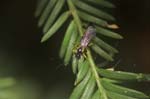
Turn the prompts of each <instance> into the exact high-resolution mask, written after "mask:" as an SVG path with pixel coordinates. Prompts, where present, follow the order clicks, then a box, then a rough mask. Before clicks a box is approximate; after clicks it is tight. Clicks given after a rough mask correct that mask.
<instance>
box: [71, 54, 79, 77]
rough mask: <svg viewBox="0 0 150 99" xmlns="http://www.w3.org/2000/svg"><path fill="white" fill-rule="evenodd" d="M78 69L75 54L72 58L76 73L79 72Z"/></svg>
mask: <svg viewBox="0 0 150 99" xmlns="http://www.w3.org/2000/svg"><path fill="white" fill-rule="evenodd" d="M77 69H78V60H77V58H76V57H75V55H73V58H72V71H73V73H74V74H76V73H77Z"/></svg>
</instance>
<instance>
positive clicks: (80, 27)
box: [67, 0, 83, 36]
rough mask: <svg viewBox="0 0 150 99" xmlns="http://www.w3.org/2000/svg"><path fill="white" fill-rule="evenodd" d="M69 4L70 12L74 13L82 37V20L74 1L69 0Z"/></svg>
mask: <svg viewBox="0 0 150 99" xmlns="http://www.w3.org/2000/svg"><path fill="white" fill-rule="evenodd" d="M67 3H68V6H69V9H70V12H71V13H72V16H73V18H74V19H75V23H76V24H77V27H78V30H79V33H80V36H82V35H83V29H82V23H81V20H80V18H79V16H78V14H77V10H76V8H75V6H74V4H73V2H72V0H67Z"/></svg>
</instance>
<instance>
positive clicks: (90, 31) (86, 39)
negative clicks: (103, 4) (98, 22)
mask: <svg viewBox="0 0 150 99" xmlns="http://www.w3.org/2000/svg"><path fill="white" fill-rule="evenodd" d="M95 35H96V30H95V28H94V27H93V26H89V27H88V28H87V30H86V32H85V33H84V35H83V36H82V38H81V41H80V45H79V46H78V48H77V51H76V53H75V56H76V58H77V59H80V57H81V55H84V56H86V55H85V54H84V53H86V48H87V46H88V45H89V43H90V41H91V40H92V38H93V37H95Z"/></svg>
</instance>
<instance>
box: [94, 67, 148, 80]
mask: <svg viewBox="0 0 150 99" xmlns="http://www.w3.org/2000/svg"><path fill="white" fill-rule="evenodd" d="M97 71H98V72H99V74H100V76H103V77H106V78H109V79H115V80H123V81H149V80H148V79H146V76H145V75H144V74H136V73H129V72H123V71H110V70H105V69H102V68H97Z"/></svg>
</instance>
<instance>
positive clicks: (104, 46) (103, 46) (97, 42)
mask: <svg viewBox="0 0 150 99" xmlns="http://www.w3.org/2000/svg"><path fill="white" fill-rule="evenodd" d="M94 42H95V43H96V44H97V45H99V46H101V47H102V48H104V49H106V50H107V51H109V52H113V53H118V50H117V49H115V48H114V47H112V46H111V45H109V44H107V43H105V42H104V41H103V40H101V39H100V38H98V37H95V38H94Z"/></svg>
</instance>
